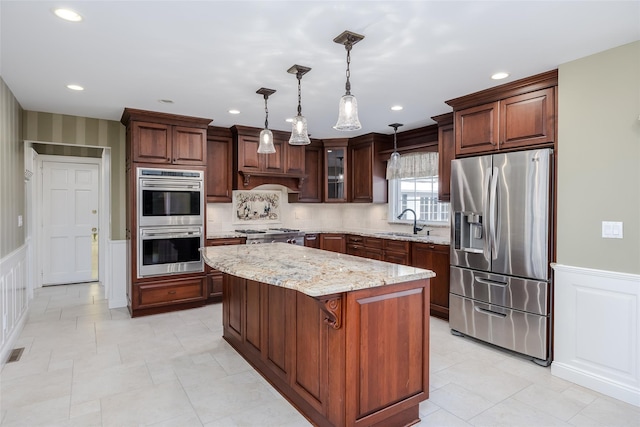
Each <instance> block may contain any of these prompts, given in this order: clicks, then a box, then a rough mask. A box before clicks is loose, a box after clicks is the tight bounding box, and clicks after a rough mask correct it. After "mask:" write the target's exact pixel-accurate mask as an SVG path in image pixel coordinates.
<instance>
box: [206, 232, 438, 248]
mask: <svg viewBox="0 0 640 427" xmlns="http://www.w3.org/2000/svg"><path fill="white" fill-rule="evenodd" d="M301 231H304V232H305V233H307V234H316V233H318V234H319V233H340V234H354V235H358V236H367V237H377V238H379V239H389V240H403V241H409V242H419V243H433V244H436V245H448V244H449V241H450V239H449V236H446V237H444V236H433V235H430V236H427V235H426V234H411V233H400V232H393V231H362V230H360V231H355V230H322V231H320V230H311V231H310V230H301ZM234 237H245V235H244V234H241V233H236V232H235V231H221V232H213V233H207V239H225V238H234Z"/></svg>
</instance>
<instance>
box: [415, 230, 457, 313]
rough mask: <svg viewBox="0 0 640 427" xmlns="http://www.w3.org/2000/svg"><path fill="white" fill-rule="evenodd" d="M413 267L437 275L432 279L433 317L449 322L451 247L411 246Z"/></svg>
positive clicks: (416, 244)
mask: <svg viewBox="0 0 640 427" xmlns="http://www.w3.org/2000/svg"><path fill="white" fill-rule="evenodd" d="M411 246H412V248H411V265H412V266H414V267H419V268H426V269H429V270H432V271H433V272H435V273H436V277H433V278H431V315H432V316H435V317H440V318H441V319H445V320H449V246H447V245H435V244H431V243H416V242H413V243H412V244H411Z"/></svg>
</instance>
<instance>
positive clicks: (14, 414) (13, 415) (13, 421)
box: [2, 395, 69, 427]
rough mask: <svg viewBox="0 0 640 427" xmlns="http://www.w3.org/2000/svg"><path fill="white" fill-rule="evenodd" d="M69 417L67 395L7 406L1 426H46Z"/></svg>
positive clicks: (64, 420)
mask: <svg viewBox="0 0 640 427" xmlns="http://www.w3.org/2000/svg"><path fill="white" fill-rule="evenodd" d="M68 419H69V395H66V396H64V395H63V396H60V397H55V398H52V399H47V400H40V401H37V402H34V403H31V404H28V405H23V406H18V407H14V408H9V409H8V410H7V413H6V415H5V417H4V418H3V419H2V426H3V427H14V426H25V427H26V426H29V427H32V426H47V425H53V424H56V423H62V422H66V421H67V420H68Z"/></svg>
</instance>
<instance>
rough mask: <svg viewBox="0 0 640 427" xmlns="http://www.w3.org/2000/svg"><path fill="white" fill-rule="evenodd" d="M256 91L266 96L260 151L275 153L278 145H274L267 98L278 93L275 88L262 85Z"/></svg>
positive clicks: (262, 152)
mask: <svg viewBox="0 0 640 427" xmlns="http://www.w3.org/2000/svg"><path fill="white" fill-rule="evenodd" d="M256 93H258V94H260V95H262V96H264V129H262V131H261V132H260V144H259V145H258V153H261V154H273V153H275V152H276V147H275V146H274V145H273V132H271V131H270V130H269V109H268V108H267V99H269V96H270V95H273V94H274V93H276V91H275V90H273V89H267V88H266V87H261V88H260V89H258V90H257V91H256Z"/></svg>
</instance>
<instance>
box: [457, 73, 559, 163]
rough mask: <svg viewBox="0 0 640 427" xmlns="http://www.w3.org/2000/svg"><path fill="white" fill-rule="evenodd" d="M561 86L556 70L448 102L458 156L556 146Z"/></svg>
mask: <svg viewBox="0 0 640 427" xmlns="http://www.w3.org/2000/svg"><path fill="white" fill-rule="evenodd" d="M557 85H558V71H557V70H553V71H549V72H546V73H542V74H538V75H535V76H532V77H528V78H526V79H521V80H518V81H515V82H512V83H507V84H504V85H501V86H497V87H494V88H491V89H487V90H484V91H481V92H476V93H473V94H471V95H467V96H464V97H461V98H456V99H453V100H450V101H447V104H449V105H450V106H452V107H453V109H454V130H455V133H454V135H455V137H454V139H455V155H456V156H465V155H471V154H479V153H489V152H494V151H497V150H511V149H520V148H523V147H531V146H553V145H554V144H555V142H556V129H557V124H556V117H557V111H556V110H557V109H556V91H557Z"/></svg>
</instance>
